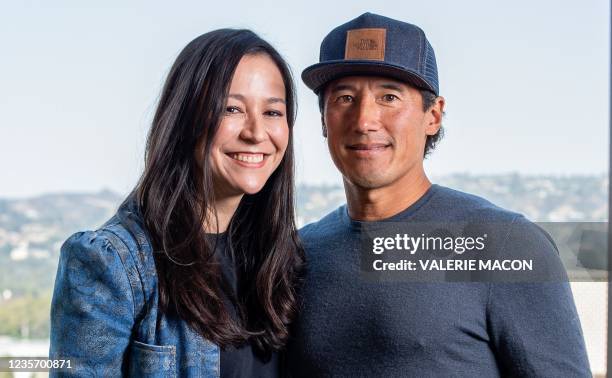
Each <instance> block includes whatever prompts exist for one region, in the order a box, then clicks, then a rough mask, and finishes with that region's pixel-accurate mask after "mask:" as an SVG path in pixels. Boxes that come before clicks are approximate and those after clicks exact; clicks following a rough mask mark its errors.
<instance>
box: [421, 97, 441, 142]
mask: <svg viewBox="0 0 612 378" xmlns="http://www.w3.org/2000/svg"><path fill="white" fill-rule="evenodd" d="M444 105H445V100H444V97H442V96H438V97H437V98H436V101H435V102H434V104H433V105H432V106H431V108H429V109H428V110H427V113H428V114H427V125H425V133H426V134H427V135H435V134H436V133H437V132H438V130H440V127H441V126H442V116H443V115H444Z"/></svg>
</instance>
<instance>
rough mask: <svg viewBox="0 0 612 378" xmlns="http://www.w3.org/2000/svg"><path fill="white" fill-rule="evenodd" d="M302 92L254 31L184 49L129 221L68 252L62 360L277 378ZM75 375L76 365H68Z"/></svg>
mask: <svg viewBox="0 0 612 378" xmlns="http://www.w3.org/2000/svg"><path fill="white" fill-rule="evenodd" d="M294 119H295V89H294V86H293V81H292V78H291V74H290V71H289V68H288V67H287V64H286V63H285V62H284V61H283V59H282V58H281V57H280V55H279V54H278V53H277V52H276V50H274V48H272V47H271V46H270V45H269V44H268V43H267V42H265V41H264V40H262V39H261V38H259V37H258V36H257V35H255V34H254V33H253V32H251V31H248V30H231V29H222V30H216V31H213V32H210V33H207V34H204V35H202V36H200V37H198V38H196V39H195V40H193V41H192V42H191V43H189V44H188V45H187V46H186V47H185V48H184V49H183V51H182V52H181V53H180V54H179V56H178V58H177V60H176V62H175V63H174V65H173V67H172V69H171V70H170V73H169V75H168V78H167V81H166V84H165V86H164V89H163V92H162V95H161V98H160V101H159V105H158V108H157V111H156V114H155V117H154V120H153V124H152V127H151V130H150V133H149V137H148V141H147V150H146V157H145V170H144V173H143V175H142V177H141V179H140V181H139V183H138V184H137V186H136V188H135V189H134V191H133V192H132V194H131V195H130V196H129V197H128V198H127V199H126V200H125V201H124V203H123V204H122V205H121V207H120V208H119V210H118V212H117V214H116V215H115V216H114V217H113V218H111V219H110V220H109V221H108V222H107V223H106V224H105V225H104V226H102V227H101V228H100V229H99V230H97V231H93V232H92V231H88V232H80V233H77V234H75V235H73V236H71V237H70V238H69V239H68V240H67V241H66V243H65V244H64V245H63V247H62V253H61V257H60V262H59V267H58V273H57V278H56V283H55V291H54V294H53V301H52V308H51V320H52V324H51V348H50V356H51V357H50V358H54V359H72V361H71V369H64V372H68V373H70V372H72V373H77V375H83V376H118V375H126V374H128V375H130V376H141V375H146V376H176V375H178V376H222V377H225V376H227V377H229V376H232V377H239V376H277V375H278V357H277V356H276V352H277V351H278V350H279V349H281V348H282V347H283V346H284V344H285V342H286V340H287V337H288V327H289V324H290V323H291V321H292V320H293V318H294V316H295V313H296V295H295V287H296V284H297V282H298V279H299V270H300V267H301V265H302V262H303V251H302V249H301V247H300V245H299V242H298V240H297V233H296V228H295V222H294V208H293V150H292V148H293V147H292V129H293V124H294ZM65 367H66V366H65Z"/></svg>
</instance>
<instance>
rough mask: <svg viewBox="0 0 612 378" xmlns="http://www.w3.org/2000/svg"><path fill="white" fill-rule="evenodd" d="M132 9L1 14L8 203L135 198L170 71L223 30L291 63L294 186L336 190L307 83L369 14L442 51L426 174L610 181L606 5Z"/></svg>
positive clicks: (1, 185) (16, 5)
mask: <svg viewBox="0 0 612 378" xmlns="http://www.w3.org/2000/svg"><path fill="white" fill-rule="evenodd" d="M126 3H127V2H119V1H105V2H101V3H98V5H97V6H95V7H94V6H91V5H85V4H84V2H77V1H59V0H57V1H53V2H52V4H53V5H52V6H51V5H49V2H46V3H45V2H32V1H30V2H27V1H18V2H12V3H11V4H7V3H6V2H4V3H2V5H0V46H2V47H1V48H2V53H1V54H0V56H1V57H0V171H1V172H2V178H1V179H0V196H2V197H5V196H10V197H21V196H29V195H34V194H39V193H44V192H50V191H93V190H99V189H102V188H109V189H112V190H115V191H118V192H121V193H125V192H128V191H129V190H130V189H131V187H132V186H133V185H134V183H135V182H136V180H137V178H138V175H139V173H140V171H141V170H142V166H143V164H142V161H143V149H144V142H145V135H146V132H147V129H148V127H149V123H150V120H151V118H152V114H153V111H154V109H155V105H156V100H157V97H158V95H159V92H160V89H161V85H162V83H163V80H164V78H165V75H166V74H167V72H168V69H169V67H170V65H171V64H172V62H173V60H174V58H175V57H176V55H177V54H178V52H179V51H180V50H181V49H182V48H183V47H184V46H185V44H187V43H188V42H189V41H190V40H192V39H193V38H195V37H196V36H198V35H200V34H202V33H205V32H207V31H210V30H212V29H216V28H220V27H246V28H251V29H253V30H254V31H256V32H258V33H259V34H260V35H261V36H262V37H264V38H266V39H268V40H269V41H270V42H271V43H272V44H273V45H274V46H276V47H277V48H278V49H279V51H281V53H282V54H283V55H284V56H285V57H286V58H287V60H288V61H289V63H290V64H291V66H292V68H293V71H294V74H295V77H296V79H297V81H298V83H299V87H298V89H299V116H298V122H297V125H296V133H295V138H296V153H297V160H298V166H297V170H298V181H300V182H309V183H320V182H328V183H339V182H340V176H339V174H338V173H337V172H336V170H335V167H334V166H333V163H332V162H331V160H330V159H329V154H328V152H327V148H326V145H325V143H324V140H323V138H322V137H321V135H320V126H319V114H318V108H317V105H316V97H315V96H314V95H313V94H312V93H311V92H309V91H308V89H307V88H306V87H305V86H304V85H303V84H302V83H301V81H300V80H299V75H300V73H301V71H302V70H303V69H304V68H305V67H307V66H308V65H310V64H312V63H315V62H316V60H317V58H318V48H319V44H320V41H321V39H322V38H323V37H324V36H325V35H326V34H327V32H329V30H331V29H332V28H333V27H335V26H337V25H339V24H341V23H344V22H346V21H348V20H349V19H351V18H354V17H356V16H358V15H360V14H361V13H363V12H366V11H371V12H375V13H380V14H383V15H386V16H389V17H393V18H397V19H401V20H403V21H407V22H411V23H415V24H417V25H419V26H421V27H422V28H423V29H424V30H425V32H426V33H427V35H428V38H429V40H430V41H431V44H432V46H433V47H434V49H435V52H436V57H437V60H438V70H439V76H440V89H441V94H442V95H443V96H445V98H446V101H447V109H446V110H447V116H446V119H445V121H444V126H445V128H446V137H445V139H444V140H443V141H442V142H441V144H440V145H439V147H438V149H437V150H436V151H435V152H434V153H433V155H432V156H431V157H430V158H429V159H428V161H427V163H426V169H427V171H428V172H429V174H430V175H432V176H439V175H444V174H448V173H456V172H469V173H473V174H491V173H493V174H494V173H505V172H519V173H525V174H556V175H560V174H593V173H603V172H607V170H608V163H607V162H608V146H609V142H608V140H609V135H608V125H609V121H608V116H609V103H610V102H609V88H608V86H609V82H610V78H609V67H610V59H609V55H610V53H609V45H610V41H609V30H610V9H609V2H608V1H601V0H597V1H596V0H588V1H584V2H578V1H549V0H538V1H525V0H519V1H514V2H494V1H484V0H483V1H476V0H473V1H461V2H458V1H453V0H440V1H436V2H424V1H420V2H416V1H406V2H398V1H378V2H372V1H345V2H343V1H340V2H331V1H319V0H312V1H308V2H303V3H297V2H288V1H283V2H281V1H275V2H272V1H263V2H262V1H260V2H252V1H233V2H210V1H209V2H195V1H192V2H190V1H184V2H180V1H179V2H172V3H169V2H151V1H147V2H144V1H143V2H129V5H126Z"/></svg>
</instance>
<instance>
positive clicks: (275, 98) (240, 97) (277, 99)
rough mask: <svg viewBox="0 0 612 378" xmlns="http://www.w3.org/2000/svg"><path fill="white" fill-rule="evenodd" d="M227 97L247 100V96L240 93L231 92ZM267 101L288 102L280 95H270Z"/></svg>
mask: <svg viewBox="0 0 612 378" xmlns="http://www.w3.org/2000/svg"><path fill="white" fill-rule="evenodd" d="M227 98H233V99H236V100H238V101H242V102H245V101H246V97H245V96H244V95H241V94H239V93H230V94H228V95H227ZM266 102H267V103H269V104H274V103H277V102H280V103H283V104H286V103H287V102H286V101H285V99H284V98H280V97H270V98H268V99H266Z"/></svg>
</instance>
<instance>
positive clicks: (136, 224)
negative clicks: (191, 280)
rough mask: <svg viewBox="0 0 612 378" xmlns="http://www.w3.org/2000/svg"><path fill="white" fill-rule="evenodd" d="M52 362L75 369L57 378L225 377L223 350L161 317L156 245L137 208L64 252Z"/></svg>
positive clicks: (78, 237) (125, 208)
mask: <svg viewBox="0 0 612 378" xmlns="http://www.w3.org/2000/svg"><path fill="white" fill-rule="evenodd" d="M49 355H50V358H52V359H71V365H72V368H71V369H69V370H68V369H67V370H64V371H62V372H55V373H53V372H52V373H51V376H55V375H61V376H87V377H93V376H96V377H115V376H130V377H140V376H147V377H175V376H181V377H218V376H219V362H220V361H219V358H220V354H219V347H218V346H217V345H215V344H213V343H212V342H210V341H208V340H206V339H204V338H203V337H202V336H200V335H199V334H197V333H196V332H195V331H193V330H192V329H191V328H190V327H189V326H188V325H187V323H186V322H185V321H183V320H181V319H179V318H178V317H175V316H171V315H166V314H162V313H161V312H160V311H159V309H158V296H157V273H156V270H155V264H154V260H153V253H152V248H151V243H150V242H149V240H148V238H147V236H146V233H145V231H144V227H143V226H142V217H141V216H140V215H139V212H138V210H137V208H136V206H135V204H134V203H133V202H126V203H125V204H124V205H122V206H121V207H120V208H119V210H118V211H117V213H116V214H115V216H113V217H112V218H111V219H110V220H109V221H108V222H106V223H105V224H104V225H103V226H102V227H101V228H100V229H98V230H96V231H86V232H78V233H76V234H74V235H72V236H71V237H70V238H69V239H68V240H67V241H66V242H65V243H64V245H63V246H62V249H61V255H60V260H59V266H58V270H57V277H56V280H55V289H54V292H53V300H52V303H51V346H50V351H49Z"/></svg>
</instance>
